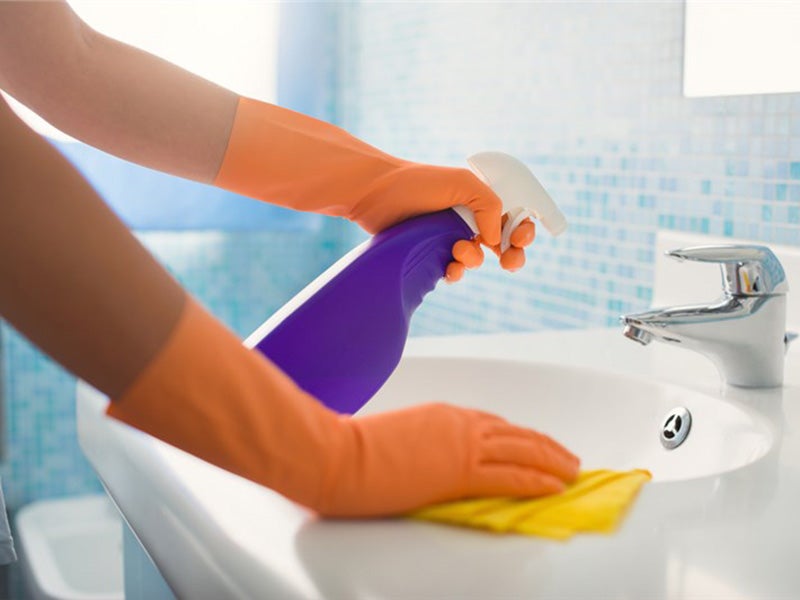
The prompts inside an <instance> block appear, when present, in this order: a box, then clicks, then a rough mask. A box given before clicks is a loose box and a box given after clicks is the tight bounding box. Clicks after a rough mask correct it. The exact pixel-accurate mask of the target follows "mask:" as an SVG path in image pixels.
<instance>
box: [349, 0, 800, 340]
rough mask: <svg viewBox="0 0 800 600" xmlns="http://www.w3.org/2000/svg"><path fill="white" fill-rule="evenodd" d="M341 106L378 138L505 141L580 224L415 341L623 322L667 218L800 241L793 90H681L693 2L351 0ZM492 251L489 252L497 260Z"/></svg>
mask: <svg viewBox="0 0 800 600" xmlns="http://www.w3.org/2000/svg"><path fill="white" fill-rule="evenodd" d="M340 17H341V22H340V31H341V36H340V57H341V59H340V64H339V70H340V79H339V90H338V92H339V99H340V102H339V106H338V109H337V114H338V115H339V118H340V122H341V124H342V125H343V126H344V127H346V128H347V129H349V130H350V131H352V132H353V133H354V134H356V135H358V136H360V137H363V138H365V139H366V140H368V141H370V142H372V143H373V144H375V145H377V146H378V147H380V148H382V149H384V150H386V151H388V152H391V153H394V154H397V155H400V156H403V157H405V158H409V159H412V160H418V161H425V162H432V163H439V164H451V165H464V157H466V156H467V155H469V154H471V153H474V152H477V151H481V150H486V149H492V150H504V151H506V152H509V153H512V154H514V155H516V156H518V157H519V158H520V159H522V160H523V161H524V162H526V163H527V164H528V165H529V166H530V167H531V168H532V169H533V171H534V172H535V173H536V175H537V176H538V177H539V178H540V179H541V181H542V183H543V184H544V186H545V187H546V188H547V189H548V190H549V191H550V193H551V195H552V196H553V197H554V198H555V199H556V201H557V202H559V203H560V205H561V207H562V208H563V210H564V212H565V213H566V214H567V217H568V218H569V220H570V222H571V227H570V229H569V230H568V232H567V233H565V234H564V235H563V236H562V237H560V238H558V239H555V240H554V239H552V238H550V237H549V236H548V234H547V233H546V232H544V231H541V232H540V233H539V238H538V240H537V242H536V244H535V248H534V249H532V250H531V251H530V253H529V256H530V264H529V265H528V266H527V267H526V268H525V269H524V270H522V271H521V272H518V273H516V274H513V275H508V274H504V273H501V272H500V270H499V269H498V268H496V267H495V266H493V265H492V264H489V263H492V262H493V259H492V260H490V261H487V265H485V266H484V267H482V269H481V270H480V271H479V272H475V273H470V274H468V276H467V278H466V280H465V281H463V282H462V283H460V284H458V285H455V286H441V287H440V288H439V289H437V290H436V291H435V292H434V293H433V294H432V295H431V296H430V297H429V298H428V299H427V300H426V302H425V304H424V305H423V307H422V308H421V309H420V311H419V312H418V313H417V315H416V316H415V319H414V321H413V323H412V333H415V334H446V333H461V332H488V331H507V330H511V331H513V330H520V329H522V330H535V329H541V328H557V327H586V326H616V324H617V317H618V315H619V314H620V313H623V312H628V311H633V310H640V309H643V308H645V307H647V306H648V305H649V302H650V300H651V296H652V278H653V262H654V257H653V252H652V247H653V240H654V236H655V233H656V231H657V230H658V229H675V230H681V231H693V232H707V233H710V234H716V235H724V236H736V237H745V238H753V239H758V240H763V241H765V242H773V243H782V244H792V245H798V244H800V94H782V95H765V96H741V97H728V98H704V99H687V98H684V97H683V96H682V93H681V90H682V64H683V3H682V2H535V3H500V2H484V3H466V2H447V3H445V2H441V3H416V2H414V3H403V2H391V3H354V4H347V5H345V6H343V7H342V10H341V14H340ZM495 262H496V261H495Z"/></svg>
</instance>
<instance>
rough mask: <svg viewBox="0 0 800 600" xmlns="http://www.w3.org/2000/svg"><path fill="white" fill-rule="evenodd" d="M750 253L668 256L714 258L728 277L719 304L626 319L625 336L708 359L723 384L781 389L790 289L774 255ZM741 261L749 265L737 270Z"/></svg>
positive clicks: (705, 250) (708, 250)
mask: <svg viewBox="0 0 800 600" xmlns="http://www.w3.org/2000/svg"><path fill="white" fill-rule="evenodd" d="M754 248H755V249H751V248H749V247H746V246H731V247H727V246H719V247H713V246H707V247H700V248H687V249H685V250H676V251H673V252H671V253H669V254H670V255H671V256H673V257H676V258H679V259H681V260H704V261H711V260H714V257H718V258H717V260H718V261H719V262H721V263H724V265H723V271H724V275H727V278H724V279H723V280H724V282H725V283H726V285H725V289H724V293H723V296H722V298H721V299H719V300H718V301H716V302H714V303H710V304H698V305H687V306H673V307H668V308H660V309H654V310H649V311H645V312H641V313H637V314H631V315H624V316H622V317H621V321H622V323H623V325H624V330H623V335H625V337H627V338H628V339H631V340H633V341H635V342H638V343H640V344H642V345H644V346H646V345H648V344H649V343H650V342H652V341H653V340H655V341H659V342H666V343H671V344H680V345H682V346H683V347H685V348H688V349H690V350H695V351H697V352H699V353H701V354H703V355H705V356H707V357H708V358H710V359H711V360H712V361H713V362H714V364H715V365H716V366H717V368H718V370H719V372H720V374H721V376H722V378H723V380H724V381H725V382H727V383H730V384H732V385H737V386H741V387H773V386H779V385H781V384H782V383H783V362H784V355H785V352H786V346H787V344H788V338H787V335H786V331H785V327H786V292H787V290H788V286H787V285H786V280H785V275H784V274H783V269H782V267H781V266H780V263H779V262H778V259H777V258H775V256H774V255H773V254H772V252H771V251H770V250H769V249H768V248H764V247H762V246H758V247H754ZM756 250H757V251H756ZM737 257H739V259H740V260H739V261H738V262H737V260H736V259H737ZM745 259H746V260H747V261H750V262H748V263H747V264H744V265H743V264H739V262H742V261H745ZM757 260H758V261H761V262H755V261H757ZM764 265H767V266H769V269H766V268H765V267H764ZM745 267H747V269H745ZM734 277H735V278H734ZM745 292H746V293H745Z"/></svg>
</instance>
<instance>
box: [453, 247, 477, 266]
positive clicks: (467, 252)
mask: <svg viewBox="0 0 800 600" xmlns="http://www.w3.org/2000/svg"><path fill="white" fill-rule="evenodd" d="M453 258H454V259H456V261H458V262H460V263H461V264H463V265H464V267H466V268H467V269H474V268H476V267H480V266H481V265H482V264H483V250H482V249H481V244H480V242H476V241H475V240H458V241H457V242H456V243H455V244H453Z"/></svg>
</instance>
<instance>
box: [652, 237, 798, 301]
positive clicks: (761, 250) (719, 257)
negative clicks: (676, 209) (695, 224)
mask: <svg viewBox="0 0 800 600" xmlns="http://www.w3.org/2000/svg"><path fill="white" fill-rule="evenodd" d="M667 255H668V256H671V257H672V258H675V259H677V260H694V261H698V262H712V263H719V265H720V267H721V269H722V285H723V287H724V288H725V292H726V293H727V294H729V295H731V296H771V295H777V294H785V293H786V292H788V291H789V285H788V283H787V282H786V274H785V273H784V271H783V267H782V266H781V263H780V261H779V260H778V258H777V257H776V256H775V254H773V253H772V250H770V249H769V248H767V247H766V246H755V245H749V244H722V245H717V246H692V247H690V248H682V249H680V250H670V251H669V252H667Z"/></svg>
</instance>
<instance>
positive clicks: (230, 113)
mask: <svg viewBox="0 0 800 600" xmlns="http://www.w3.org/2000/svg"><path fill="white" fill-rule="evenodd" d="M0 86H2V88H3V89H5V90H6V91H7V92H9V93H10V94H11V95H12V96H14V97H15V98H17V99H18V100H20V101H21V102H23V103H24V104H26V105H27V106H29V107H30V108H32V109H33V110H34V111H36V112H37V113H39V114H40V115H41V116H42V117H44V118H45V119H47V120H48V121H49V122H51V123H52V124H53V125H55V126H56V127H58V128H59V129H61V130H63V131H64V132H66V133H68V134H70V135H72V136H73V137H75V138H78V139H80V140H82V141H84V142H86V143H88V144H90V145H92V146H95V147H97V148H101V149H102V150H105V151H106V152H109V153H111V154H114V155H116V156H119V157H121V158H124V159H126V160H129V161H132V162H136V163H139V164H141V165H145V166H147V167H151V168H154V169H158V170H160V171H165V172H168V173H172V174H174V175H179V176H181V177H187V178H189V179H194V180H197V181H202V182H206V183H208V182H211V181H212V180H213V178H214V176H215V174H216V172H217V170H218V169H219V165H220V163H221V161H222V157H223V155H224V153H225V148H226V145H227V141H228V137H229V133H230V128H231V124H232V122H233V118H234V114H235V112H236V103H237V100H238V96H237V95H236V94H234V93H233V92H231V91H229V90H226V89H224V88H221V87H219V86H217V85H215V84H213V83H211V82H209V81H206V80H205V79H202V78H201V77H198V76H196V75H193V74H192V73H189V72H188V71H185V70H183V69H181V68H179V67H177V66H175V65H173V64H171V63H169V62H167V61H164V60H161V59H159V58H157V57H155V56H153V55H151V54H148V53H146V52H143V51H141V50H138V49H136V48H133V47H131V46H128V45H126V44H123V43H120V42H117V41H115V40H112V39H110V38H108V37H106V36H104V35H102V34H99V33H97V32H95V31H93V30H91V29H90V28H89V27H88V26H87V25H85V24H84V23H83V22H82V21H81V20H80V19H79V18H78V17H77V16H76V15H75V14H74V13H73V11H72V10H71V9H70V7H69V6H68V5H67V4H66V3H64V2H0Z"/></svg>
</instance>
